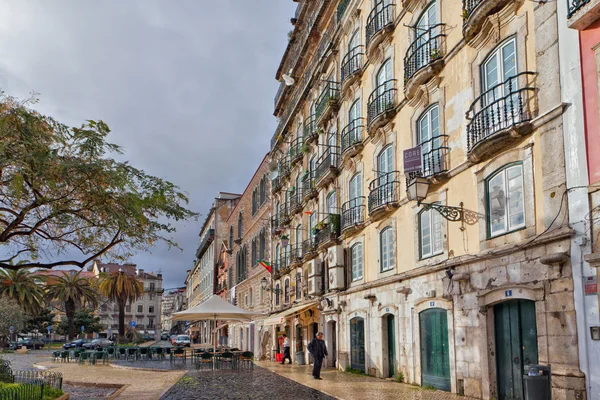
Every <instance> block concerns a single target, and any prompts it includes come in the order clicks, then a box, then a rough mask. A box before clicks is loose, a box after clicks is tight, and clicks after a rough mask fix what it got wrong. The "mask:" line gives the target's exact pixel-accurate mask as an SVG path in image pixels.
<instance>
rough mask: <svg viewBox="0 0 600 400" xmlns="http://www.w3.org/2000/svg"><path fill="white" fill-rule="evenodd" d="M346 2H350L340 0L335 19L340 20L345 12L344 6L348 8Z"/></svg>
mask: <svg viewBox="0 0 600 400" xmlns="http://www.w3.org/2000/svg"><path fill="white" fill-rule="evenodd" d="M348 4H350V0H340V2H339V3H338V6H337V20H338V21H340V20H341V19H342V17H343V16H344V13H345V12H346V8H348Z"/></svg>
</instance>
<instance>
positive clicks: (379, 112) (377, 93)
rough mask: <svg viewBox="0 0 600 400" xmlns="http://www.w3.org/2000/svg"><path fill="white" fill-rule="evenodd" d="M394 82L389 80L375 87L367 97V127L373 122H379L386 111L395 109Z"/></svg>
mask: <svg viewBox="0 0 600 400" xmlns="http://www.w3.org/2000/svg"><path fill="white" fill-rule="evenodd" d="M396 92H397V91H396V80H395V79H390V80H389V81H386V82H384V83H382V84H381V85H379V86H377V87H376V88H375V90H373V92H371V94H370V95H369V102H368V104H367V125H369V127H371V125H372V124H373V123H374V122H375V121H380V120H381V119H382V118H381V117H382V116H384V115H386V114H387V112H388V111H393V110H395V109H396V105H397V100H396Z"/></svg>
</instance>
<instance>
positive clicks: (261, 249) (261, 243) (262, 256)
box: [258, 228, 267, 260]
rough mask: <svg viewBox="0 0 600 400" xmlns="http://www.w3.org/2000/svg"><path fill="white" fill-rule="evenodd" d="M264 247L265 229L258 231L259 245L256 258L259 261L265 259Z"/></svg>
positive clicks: (265, 242) (265, 243)
mask: <svg viewBox="0 0 600 400" xmlns="http://www.w3.org/2000/svg"><path fill="white" fill-rule="evenodd" d="M266 245H267V241H266V236H265V229H264V228H263V229H262V230H261V231H260V235H259V245H258V257H259V258H260V259H261V260H264V259H265V250H266Z"/></svg>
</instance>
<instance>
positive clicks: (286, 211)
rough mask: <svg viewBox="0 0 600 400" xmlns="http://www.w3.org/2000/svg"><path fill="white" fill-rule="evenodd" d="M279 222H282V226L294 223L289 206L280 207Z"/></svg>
mask: <svg viewBox="0 0 600 400" xmlns="http://www.w3.org/2000/svg"><path fill="white" fill-rule="evenodd" d="M279 220H280V221H281V226H288V225H289V224H290V222H292V216H291V214H290V208H289V206H288V204H282V205H281V206H280V207H279Z"/></svg>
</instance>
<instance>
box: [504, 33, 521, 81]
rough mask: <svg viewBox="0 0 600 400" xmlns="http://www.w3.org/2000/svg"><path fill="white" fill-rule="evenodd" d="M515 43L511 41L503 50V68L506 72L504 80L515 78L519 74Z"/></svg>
mask: <svg viewBox="0 0 600 400" xmlns="http://www.w3.org/2000/svg"><path fill="white" fill-rule="evenodd" d="M515 47H516V46H515V41H514V40H511V41H509V42H508V43H506V45H504V47H503V48H502V67H503V70H504V74H503V78H504V79H503V80H504V81H506V79H508V78H510V77H511V76H515V75H516V73H517V54H516V49H515Z"/></svg>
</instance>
